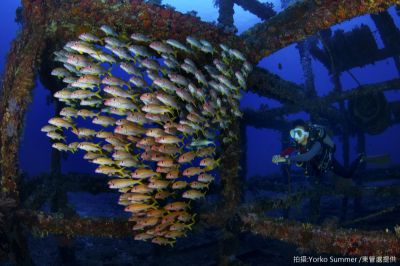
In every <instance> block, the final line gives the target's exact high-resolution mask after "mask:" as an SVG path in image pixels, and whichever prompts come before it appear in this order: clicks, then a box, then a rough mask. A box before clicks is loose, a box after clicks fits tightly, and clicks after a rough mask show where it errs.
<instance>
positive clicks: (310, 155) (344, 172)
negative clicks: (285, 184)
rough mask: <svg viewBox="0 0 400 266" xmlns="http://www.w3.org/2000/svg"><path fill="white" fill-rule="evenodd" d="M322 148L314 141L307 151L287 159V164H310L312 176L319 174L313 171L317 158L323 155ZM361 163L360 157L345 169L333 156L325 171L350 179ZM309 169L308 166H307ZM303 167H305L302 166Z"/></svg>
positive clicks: (319, 143)
mask: <svg viewBox="0 0 400 266" xmlns="http://www.w3.org/2000/svg"><path fill="white" fill-rule="evenodd" d="M292 151H293V150H292ZM323 151H324V150H323V146H322V144H321V142H319V141H315V142H314V143H313V144H312V146H311V147H310V148H309V149H308V151H305V152H303V153H300V154H296V155H292V156H290V157H289V162H290V163H291V162H294V163H300V164H301V163H303V164H311V167H312V168H313V169H312V170H313V172H314V174H317V175H319V174H321V173H320V171H319V170H318V169H315V168H316V166H317V165H318V159H319V156H320V155H321V154H322V153H323ZM360 161H361V156H359V158H357V159H356V160H354V161H353V162H352V163H351V165H350V167H349V168H345V167H344V166H343V165H341V164H340V163H339V162H338V161H337V160H336V159H335V158H334V157H333V156H332V160H331V163H330V167H329V168H328V169H327V170H331V171H332V172H333V173H335V174H337V175H339V176H342V177H344V178H352V177H353V174H354V172H355V170H356V169H357V167H358V165H359V164H360ZM308 166H309V167H310V165H308ZM303 167H305V165H303Z"/></svg>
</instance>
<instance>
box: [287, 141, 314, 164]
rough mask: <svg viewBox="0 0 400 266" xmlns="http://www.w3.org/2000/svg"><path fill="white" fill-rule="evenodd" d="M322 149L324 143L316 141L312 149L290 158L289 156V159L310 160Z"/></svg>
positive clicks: (294, 160) (296, 160) (292, 160)
mask: <svg viewBox="0 0 400 266" xmlns="http://www.w3.org/2000/svg"><path fill="white" fill-rule="evenodd" d="M321 149H322V145H321V143H320V142H318V141H317V142H315V143H314V145H312V147H311V149H310V150H309V151H308V152H305V153H302V154H297V155H293V156H290V158H288V161H290V162H295V163H297V162H307V161H309V160H311V159H312V158H314V156H316V155H317V154H318V153H319V152H320V151H321Z"/></svg>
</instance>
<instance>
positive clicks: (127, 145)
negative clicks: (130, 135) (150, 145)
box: [124, 142, 132, 152]
mask: <svg viewBox="0 0 400 266" xmlns="http://www.w3.org/2000/svg"><path fill="white" fill-rule="evenodd" d="M131 145H132V142H129V143H128V144H126V145H124V150H125V151H127V152H129V146H131Z"/></svg>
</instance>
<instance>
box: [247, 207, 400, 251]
mask: <svg viewBox="0 0 400 266" xmlns="http://www.w3.org/2000/svg"><path fill="white" fill-rule="evenodd" d="M240 218H241V221H242V222H243V226H242V228H243V229H242V230H243V231H245V232H246V231H250V232H252V233H254V234H257V235H262V236H264V237H269V238H275V239H280V240H281V241H285V242H288V243H291V244H295V245H296V246H298V247H299V249H300V250H302V251H313V252H316V253H325V254H337V255H349V256H365V255H368V254H379V255H381V256H384V255H386V256H399V255H400V239H399V238H398V237H397V236H396V235H395V234H394V233H393V232H389V233H387V232H384V231H380V232H379V231H361V230H360V231H358V230H354V229H341V228H334V227H333V228H330V227H322V226H316V225H311V224H304V223H300V222H295V221H287V220H281V219H272V218H266V217H265V216H263V215H258V214H255V213H246V212H244V213H241V214H240Z"/></svg>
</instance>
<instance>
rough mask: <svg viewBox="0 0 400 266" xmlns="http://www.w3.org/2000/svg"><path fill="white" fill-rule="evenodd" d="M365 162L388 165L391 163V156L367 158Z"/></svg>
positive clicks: (382, 155)
mask: <svg viewBox="0 0 400 266" xmlns="http://www.w3.org/2000/svg"><path fill="white" fill-rule="evenodd" d="M364 161H365V162H367V163H372V164H387V163H390V161H391V158H390V155H389V154H379V155H374V156H366V157H365V158H364Z"/></svg>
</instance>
